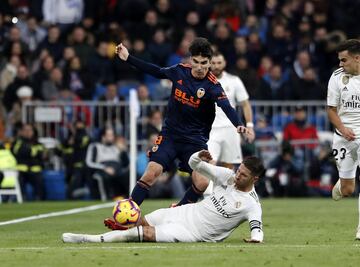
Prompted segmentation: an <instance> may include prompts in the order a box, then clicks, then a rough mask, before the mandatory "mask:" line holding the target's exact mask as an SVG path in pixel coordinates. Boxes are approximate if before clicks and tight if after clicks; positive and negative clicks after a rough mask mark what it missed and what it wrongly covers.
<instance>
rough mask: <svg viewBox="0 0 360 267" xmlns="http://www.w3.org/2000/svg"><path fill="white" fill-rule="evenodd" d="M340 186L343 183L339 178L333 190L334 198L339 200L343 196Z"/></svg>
mask: <svg viewBox="0 0 360 267" xmlns="http://www.w3.org/2000/svg"><path fill="white" fill-rule="evenodd" d="M340 186H341V184H340V179H339V180H338V181H337V182H336V184H335V185H334V187H333V189H332V191H331V196H332V199H333V200H335V201H338V200H340V199H342V197H343V196H342V194H341V191H340Z"/></svg>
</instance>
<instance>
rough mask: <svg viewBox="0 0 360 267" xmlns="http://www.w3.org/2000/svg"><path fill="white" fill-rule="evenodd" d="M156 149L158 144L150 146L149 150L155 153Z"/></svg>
mask: <svg viewBox="0 0 360 267" xmlns="http://www.w3.org/2000/svg"><path fill="white" fill-rule="evenodd" d="M158 149H159V146H158V145H154V146H153V147H152V148H151V151H152V152H154V153H155V152H156V151H157V150H158Z"/></svg>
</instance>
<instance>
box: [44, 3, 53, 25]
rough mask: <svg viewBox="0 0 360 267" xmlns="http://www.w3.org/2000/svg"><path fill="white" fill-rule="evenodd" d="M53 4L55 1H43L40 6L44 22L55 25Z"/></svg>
mask: <svg viewBox="0 0 360 267" xmlns="http://www.w3.org/2000/svg"><path fill="white" fill-rule="evenodd" d="M55 4H56V0H44V2H43V5H42V11H43V16H44V21H46V22H49V23H55V14H54V11H55V8H56V7H55Z"/></svg>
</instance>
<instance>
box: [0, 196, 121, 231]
mask: <svg viewBox="0 0 360 267" xmlns="http://www.w3.org/2000/svg"><path fill="white" fill-rule="evenodd" d="M112 206H114V203H113V202H111V203H104V204H97V205H92V206H88V207H82V208H76V209H71V210H63V211H56V212H50V213H44V214H38V215H34V216H30V217H24V218H19V219H14V220H10V221H4V222H0V226H4V225H9V224H14V223H21V222H27V221H33V220H39V219H44V218H50V217H57V216H63V215H70V214H75V213H80V212H85V211H91V210H98V209H103V208H109V207H112Z"/></svg>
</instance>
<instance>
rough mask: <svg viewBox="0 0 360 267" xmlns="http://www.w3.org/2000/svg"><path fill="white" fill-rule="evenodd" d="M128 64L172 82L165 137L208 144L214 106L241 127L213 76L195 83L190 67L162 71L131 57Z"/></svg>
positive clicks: (176, 66) (174, 67) (181, 66)
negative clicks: (170, 136) (169, 135)
mask: <svg viewBox="0 0 360 267" xmlns="http://www.w3.org/2000/svg"><path fill="white" fill-rule="evenodd" d="M128 62H129V63H130V64H132V65H134V66H135V67H137V68H138V69H140V70H142V71H144V72H146V73H149V74H151V75H153V76H155V77H157V78H160V79H169V80H171V81H172V91H171V95H170V98H169V102H168V111H167V115H166V117H165V120H164V126H163V129H162V132H163V133H168V134H171V135H172V137H173V138H175V139H177V138H179V139H180V140H181V141H186V142H191V143H199V142H207V140H208V138H209V132H210V130H211V125H212V123H213V121H214V118H215V103H217V105H218V106H219V107H221V108H222V109H223V110H224V112H225V114H226V115H227V116H228V117H229V119H230V121H231V122H232V123H233V124H234V126H235V127H237V126H239V125H240V120H239V117H238V115H237V113H236V111H235V110H234V109H233V108H232V107H231V105H230V103H229V100H228V99H227V97H226V94H225V92H224V90H223V88H222V87H221V85H220V83H219V82H218V81H217V80H216V77H215V75H214V74H212V73H211V72H208V74H207V75H206V77H205V78H204V79H196V78H194V77H193V76H192V74H191V66H190V65H187V64H177V65H174V66H171V67H165V68H160V67H158V66H156V65H153V64H150V63H147V62H144V61H142V60H139V59H137V58H135V57H133V56H129V58H128Z"/></svg>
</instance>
